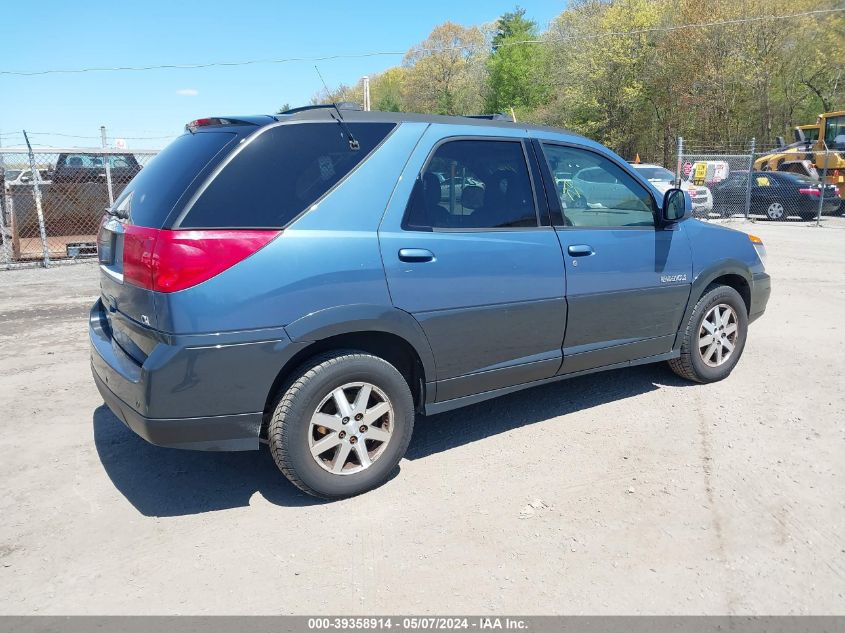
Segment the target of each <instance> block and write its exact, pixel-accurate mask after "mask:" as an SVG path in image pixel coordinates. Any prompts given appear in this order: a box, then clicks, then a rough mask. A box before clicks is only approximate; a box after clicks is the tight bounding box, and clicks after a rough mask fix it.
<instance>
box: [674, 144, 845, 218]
mask: <svg viewBox="0 0 845 633" xmlns="http://www.w3.org/2000/svg"><path fill="white" fill-rule="evenodd" d="M676 177H677V178H678V179H679V180H680V183H681V186H682V187H683V188H684V189H687V190H688V191H689V193H690V197H691V198H692V202H693V213H694V215H695V216H697V217H700V218H706V219H717V218H726V219H730V218H743V219H748V218H750V219H760V220H772V221H779V222H787V221H790V222H793V223H802V222H803V223H812V224H817V225H822V224H823V225H825V226H832V227H837V228H845V221H842V220H840V219H839V218H838V217H837V216H841V215H842V214H843V212H845V152H837V151H832V150H824V151H818V150H816V149H815V148H814V147H813V146H812V145H810V144H805V145H803V146H802V145H800V144H798V143H796V144H793V145H789V146H782V147H773V148H768V149H765V150H761V149H759V148H757V147H756V146H755V143H754V141H753V140H752V141H751V142H750V143H748V144H747V146H746V147H745V149H744V151H743V148H741V147H734V148H732V149H730V150H724V149H723V150H721V151H720V150H719V149H718V148H700V147H695V146H686V145H685V144H684V143H683V139H681V140H680V142H679V146H678V165H677V171H676ZM833 218H836V219H833Z"/></svg>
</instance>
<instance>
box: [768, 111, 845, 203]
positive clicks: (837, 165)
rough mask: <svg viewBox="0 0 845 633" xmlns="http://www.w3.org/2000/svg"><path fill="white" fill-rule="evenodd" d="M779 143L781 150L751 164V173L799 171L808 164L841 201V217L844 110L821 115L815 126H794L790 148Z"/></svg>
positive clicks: (844, 166)
mask: <svg viewBox="0 0 845 633" xmlns="http://www.w3.org/2000/svg"><path fill="white" fill-rule="evenodd" d="M780 141H781V142H780V143H779V145H780V147H778V148H777V149H775V150H773V151H772V152H769V153H768V154H764V155H762V156H760V158H758V159H757V160H755V161H754V169H756V170H758V171H768V170H771V171H800V169H801V163H804V164H806V161H809V162H810V163H811V164H812V166H813V167H815V169H816V171H817V172H818V177H819V178H821V177H822V176H823V175H824V174H825V173H827V179H826V180H827V182H828V183H829V184H832V185H834V186H836V190H837V192H838V194H839V197H840V198H841V199H842V204H841V205H840V207H839V209H840V213H841V212H843V211H845V110H840V111H838V112H826V113H824V114H820V115H819V118H818V120H817V121H816V124H815V125H799V126H797V127H796V128H795V142H794V143H792V144H791V145H786V143H785V142H783V139H782V138H780ZM809 175H814V174H809Z"/></svg>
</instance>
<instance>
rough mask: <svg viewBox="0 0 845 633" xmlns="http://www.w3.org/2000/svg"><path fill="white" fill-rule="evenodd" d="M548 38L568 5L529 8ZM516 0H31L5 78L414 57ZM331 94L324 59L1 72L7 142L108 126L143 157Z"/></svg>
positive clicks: (74, 141) (14, 19)
mask: <svg viewBox="0 0 845 633" xmlns="http://www.w3.org/2000/svg"><path fill="white" fill-rule="evenodd" d="M519 4H520V5H521V6H523V7H524V8H525V9H526V10H527V14H528V17H530V18H531V19H533V20H535V21H537V22H538V24H539V25H540V27H541V29H545V28H546V26H547V24H548V22H549V20H551V19H552V18H554V17H555V16H556V15H557V14H558V13H560V12H561V11H562V10H563V8H564V5H565V3H564V2H560V1H558V2H552V1H548V0H535V1H525V2H520V3H519ZM514 5H515V2H513V1H512V0H485V1H484V2H456V1H455V0H425V2H405V3H403V2H382V1H378V2H356V3H353V2H349V1H347V2H340V1H335V0H322V1H318V0H311V1H310V2H303V1H301V0H300V1H298V2H269V1H262V2H241V3H237V2H226V3H222V2H220V3H217V2H212V1H206V2H184V1H180V0H170V1H167V2H165V1H160V0H152V1H150V0H147V1H144V2H122V1H120V0H117V1H115V2H66V1H59V0H41V1H39V2H28V3H25V4H24V5H21V6H20V7H19V9H20V10H15V11H14V12H9V11H4V13H5V19H4V20H2V21H0V40H2V47H3V50H4V51H5V52H6V54H5V55H3V57H2V61H0V70H3V71H8V70H13V71H30V70H44V69H55V68H85V67H101V66H112V67H113V66H139V65H156V64H186V63H202V62H218V61H240V60H248V59H262V58H287V57H296V56H301V57H310V56H321V55H332V54H356V53H365V52H369V51H404V50H407V49H408V48H409V47H411V46H413V45H415V44H418V43H419V42H421V41H422V40H423V39H425V38H426V37H427V36H428V34H429V32H430V31H431V29H432V28H433V27H434V26H436V25H437V24H439V23H441V22H444V21H446V20H452V21H454V22H458V23H460V24H463V25H474V24H482V23H485V22H491V21H493V20H495V19H496V18H497V17H498V16H499V15H501V14H502V13H503V12H505V11H509V10H511V9H513V7H514ZM400 61H401V56H392V57H370V58H364V59H346V60H332V61H323V62H320V63H319V67H320V71H321V72H322V74H323V77H324V78H325V80H326V82H327V83H328V85H329V86H334V85H336V84H338V83H340V82H344V83H353V82H355V81H357V80H358V79H359V78H360V77H361V76H362V75H365V74H368V73H370V74H371V73H375V72H379V71H381V70H384V69H385V68H388V67H390V66H394V65H396V64H398V63H399V62H400ZM319 88H320V81H319V78H318V77H317V75H316V73H315V72H314V68H313V62H291V63H285V64H261V65H253V66H236V67H231V68H220V67H217V68H207V69H191V70H186V69H179V70H149V71H134V72H126V71H123V72H96V73H93V72H92V73H85V74H54V75H40V76H32V77H17V76H9V75H2V74H0V134H2V135H3V136H2V137H0V139H2V144H3V145H4V146H7V147H8V146H11V145H19V144H20V143H21V142H22V137H21V136H20V134H19V132H20V130H21V129H26V130H27V131H28V132H29V131H33V132H52V133H62V134H66V135H73V136H87V137H96V136H97V135H98V134H99V127H100V125H105V126H106V127H107V129H108V130H109V136H110V137H112V138H119V137H123V138H127V143H128V145H129V147H130V148H135V149H142V148H145V147H150V148H157V147H161V146H163V145H165V144H166V143H167V142H168V139H166V138H162V139H154V138H150V139H145V140H140V139H133V138H128V137H156V136H168V135H176V134H179V133H180V132H181V130H182V128H183V126H184V124H185V123H186V122H188V121H190V120H192V119H194V118H197V117H200V116H208V115H212V114H255V113H272V112H274V111H275V110H276V109H278V108H279V107H280V106H281V105H282V104H284V103H286V102H287V103H290V104H291V105H304V104H305V103H307V101H308V100H309V99H310V97H311V96H312V95H313V94H314V93H315V92H316V91H317V90H318V89H319ZM30 140H31V141H33V143H37V144H40V145H62V146H80V145H81V146H90V145H96V144H98V141H97V140H96V138H88V139H86V138H72V137H71V136H65V137H61V136H56V135H44V134H34V135H33V136H31V138H30Z"/></svg>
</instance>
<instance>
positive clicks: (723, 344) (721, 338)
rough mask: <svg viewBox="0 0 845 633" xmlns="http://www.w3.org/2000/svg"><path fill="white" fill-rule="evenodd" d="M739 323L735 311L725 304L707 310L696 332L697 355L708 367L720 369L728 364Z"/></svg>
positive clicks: (737, 334)
mask: <svg viewBox="0 0 845 633" xmlns="http://www.w3.org/2000/svg"><path fill="white" fill-rule="evenodd" d="M738 337H739V321H738V319H737V315H736V311H735V310H734V309H733V308H732V307H731V306H729V305H728V304H726V303H720V304H718V305H715V306H713V307H712V308H710V310H708V312H707V314H706V315H705V316H704V320H703V321H702V322H701V327H700V328H699V331H698V353H699V354H701V360H703V361H704V363H705V364H706V365H708V366H710V367H720V366H721V365H724V364H725V363H726V362H728V359H729V358H730V357H731V356H732V355H733V353H734V350H735V349H736V345H737V339H738Z"/></svg>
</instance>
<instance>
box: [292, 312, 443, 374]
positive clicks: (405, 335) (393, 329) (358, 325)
mask: <svg viewBox="0 0 845 633" xmlns="http://www.w3.org/2000/svg"><path fill="white" fill-rule="evenodd" d="M285 331H286V332H287V334H288V336H289V337H290V339H291V340H292V341H296V342H310V341H319V340H322V339H325V338H329V337H331V336H338V335H340V334H352V333H354V332H385V333H387V334H393V335H395V336H398V337H400V338H402V339H404V340H405V341H407V342H408V344H409V345H410V346H411V347H413V348H414V350H415V351H416V353H417V356H419V358H420V361H421V362H422V366H423V371H424V372H425V380H426V382H429V381H433V380H434V379H435V376H436V375H437V374H436V368H435V364H434V354H433V353H432V351H431V345H429V343H428V338H426V335H425V332H423V329H422V327H421V326H420V324H419V323H418V322H417V320H416V319H415V318H414V317H413V316H411V315H410V314H408V313H407V312H405V311H403V310H400V309H398V308H394V307H392V306H379V305H369V304H355V305H346V306H336V307H332V308H326V309H324V310H318V311H317V312H312V313H311V314H308V315H306V316H304V317H302V318H300V319H297V320H296V321H294V322H293V323H289V324H288V325H287V326H285Z"/></svg>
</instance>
